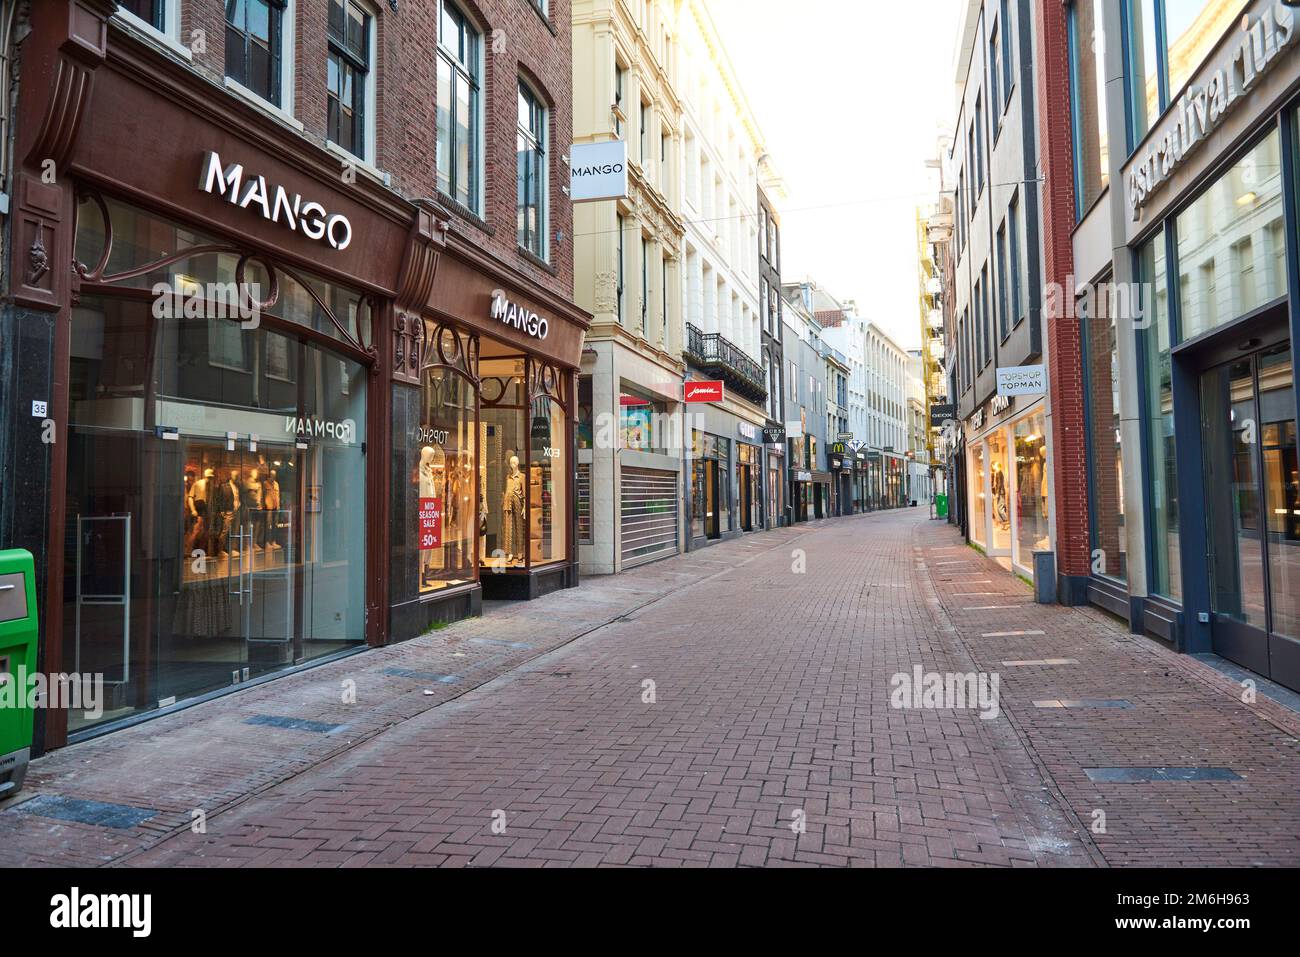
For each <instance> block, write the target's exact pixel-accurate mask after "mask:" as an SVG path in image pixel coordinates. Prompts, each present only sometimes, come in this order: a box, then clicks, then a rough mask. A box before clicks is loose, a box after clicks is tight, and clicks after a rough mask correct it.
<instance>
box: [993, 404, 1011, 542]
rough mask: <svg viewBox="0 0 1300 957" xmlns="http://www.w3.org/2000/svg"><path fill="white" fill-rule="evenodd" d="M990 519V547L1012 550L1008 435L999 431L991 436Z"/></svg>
mask: <svg viewBox="0 0 1300 957" xmlns="http://www.w3.org/2000/svg"><path fill="white" fill-rule="evenodd" d="M988 450H989V453H988V454H989V508H990V513H989V518H990V520H991V522H992V530H993V535H992V539H993V540H992V542H991V543H990V547H991V548H993V549H995V550H997V551H1003V550H1005V551H1008V552H1009V551H1010V550H1011V472H1010V463H1009V461H1008V451H1009V450H1008V449H1007V433H1006V430H1005V429H998V430H996V431H994V432H992V433H991V434H990V435H989V439H988Z"/></svg>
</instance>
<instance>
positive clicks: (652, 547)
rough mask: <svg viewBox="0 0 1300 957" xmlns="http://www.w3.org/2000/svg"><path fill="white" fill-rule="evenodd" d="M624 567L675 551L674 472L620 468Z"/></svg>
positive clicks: (673, 553) (675, 483)
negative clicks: (621, 477)
mask: <svg viewBox="0 0 1300 957" xmlns="http://www.w3.org/2000/svg"><path fill="white" fill-rule="evenodd" d="M619 506H620V508H619V515H620V518H619V521H620V528H621V529H622V533H623V539H622V540H623V548H622V554H623V567H624V568H627V567H629V566H630V565H634V564H639V563H641V562H645V561H650V560H652V559H655V558H663V557H665V556H667V555H676V554H677V509H678V495H677V473H676V472H658V471H655V470H653V469H635V468H624V469H623V488H622V497H621V500H620V502H619Z"/></svg>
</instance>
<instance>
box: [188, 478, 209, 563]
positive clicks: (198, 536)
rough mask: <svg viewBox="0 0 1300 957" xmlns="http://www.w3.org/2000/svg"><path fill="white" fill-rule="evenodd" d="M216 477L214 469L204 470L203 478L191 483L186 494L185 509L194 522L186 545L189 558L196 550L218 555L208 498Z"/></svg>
mask: <svg viewBox="0 0 1300 957" xmlns="http://www.w3.org/2000/svg"><path fill="white" fill-rule="evenodd" d="M215 476H216V473H215V472H213V471H212V469H204V470H203V477H202V478H201V479H199V480H198V481H196V482H193V483H191V484H190V487H189V491H188V492H186V495H185V507H186V509H187V510H188V511H189V513H190V515H191V517H192V518H193V520H194V525H193V527H192V528H191V529H190V535H189V538H188V539H187V540H186V543H185V554H186V555H187V556H188V555H189V554H190V553H191V552H192V551H194V549H196V548H201V549H202V550H203V552H204V554H205V555H210V556H212V557H214V558H215V557H216V553H215V552H214V551H213V545H214V541H213V539H214V536H213V533H212V532H213V530H212V519H213V517H212V515H211V514H210V513H209V512H208V498H209V496H210V495H211V494H212V486H213V484H214V482H215V481H216V479H215Z"/></svg>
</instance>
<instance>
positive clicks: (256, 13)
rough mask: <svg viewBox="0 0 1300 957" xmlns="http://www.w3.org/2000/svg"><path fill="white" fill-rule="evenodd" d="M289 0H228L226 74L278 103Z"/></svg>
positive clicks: (277, 104) (270, 100) (280, 102)
mask: <svg viewBox="0 0 1300 957" xmlns="http://www.w3.org/2000/svg"><path fill="white" fill-rule="evenodd" d="M287 12H288V3H287V0H226V76H228V77H230V79H232V80H234V81H235V82H236V83H238V84H239V85H240V86H242V87H244V88H245V89H248V90H251V91H252V92H253V93H256V94H257V95H258V96H260V97H261V98H262V99H264V100H266V101H267V102H268V103H271V104H273V105H275V106H278V107H283V106H284V103H283V102H282V92H283V91H282V86H283V83H282V74H283V70H284V61H285V58H286V44H285V28H286V23H287V22H288V19H289V18H288V17H287V16H286V14H287Z"/></svg>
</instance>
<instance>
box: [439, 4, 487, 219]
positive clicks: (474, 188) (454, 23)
mask: <svg viewBox="0 0 1300 957" xmlns="http://www.w3.org/2000/svg"><path fill="white" fill-rule="evenodd" d="M441 6H442V16H441V18H440V20H439V24H438V94H437V98H438V118H437V126H438V146H437V166H438V189H439V190H440V191H441V192H442V193H444V194H445V195H447V196H450V197H451V198H452V199H453V200H455V201H456V202H457V203H460V205H462V206H464V207H465V208H466V209H468V210H470V211H471V212H473V213H480V212H481V211H482V202H481V197H480V193H481V190H480V188H479V184H480V181H481V179H482V165H483V161H482V147H481V140H482V134H481V132H480V129H481V111H482V107H481V106H480V103H479V91H480V90H481V89H482V86H483V83H482V77H483V49H482V47H483V37H482V35H481V34H480V33H479V32H478V31H477V30H476V29H474V27H473V25H472V24H471V23H470V22H469V20H468V19H467V18H466V17H465V15H464V14H463V13H462V12H461V11H460V10H459V9H458V8H457V7H456V6H455V5H454V4H452V3H449V2H447V0H443V2H442V4H441Z"/></svg>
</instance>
